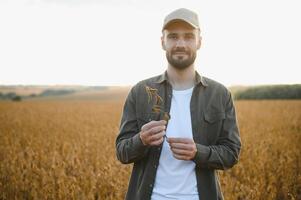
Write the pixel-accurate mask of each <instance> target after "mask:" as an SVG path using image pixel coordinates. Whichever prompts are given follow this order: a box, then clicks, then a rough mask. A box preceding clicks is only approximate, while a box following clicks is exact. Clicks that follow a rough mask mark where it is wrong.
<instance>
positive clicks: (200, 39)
mask: <svg viewBox="0 0 301 200" xmlns="http://www.w3.org/2000/svg"><path fill="white" fill-rule="evenodd" d="M201 46H202V37H201V36H199V40H198V44H197V49H200V48H201Z"/></svg>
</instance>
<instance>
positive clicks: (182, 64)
mask: <svg viewBox="0 0 301 200" xmlns="http://www.w3.org/2000/svg"><path fill="white" fill-rule="evenodd" d="M177 52H181V53H185V54H186V55H187V58H185V57H186V55H175V54H176V53H177ZM175 57H176V58H175ZM166 58H167V61H168V63H169V64H170V65H171V66H173V67H174V68H176V69H178V70H184V69H186V68H188V67H189V66H190V65H192V64H193V63H194V61H195V58H196V52H193V51H190V50H185V49H175V50H171V51H170V52H167V51H166Z"/></svg>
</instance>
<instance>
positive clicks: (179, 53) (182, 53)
mask: <svg viewBox="0 0 301 200" xmlns="http://www.w3.org/2000/svg"><path fill="white" fill-rule="evenodd" d="M173 55H178V56H185V55H188V53H186V52H174V53H173Z"/></svg>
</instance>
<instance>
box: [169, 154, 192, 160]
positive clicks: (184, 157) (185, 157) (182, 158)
mask: <svg viewBox="0 0 301 200" xmlns="http://www.w3.org/2000/svg"><path fill="white" fill-rule="evenodd" d="M172 155H173V157H175V158H176V159H178V160H190V159H189V158H188V157H187V156H181V155H177V154H172Z"/></svg>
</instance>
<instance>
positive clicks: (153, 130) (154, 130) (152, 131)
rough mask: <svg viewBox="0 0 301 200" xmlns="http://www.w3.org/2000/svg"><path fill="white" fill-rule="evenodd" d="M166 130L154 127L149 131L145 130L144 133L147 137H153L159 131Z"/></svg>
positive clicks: (162, 127) (163, 127) (161, 127)
mask: <svg viewBox="0 0 301 200" xmlns="http://www.w3.org/2000/svg"><path fill="white" fill-rule="evenodd" d="M165 129H166V127H165V126H156V127H153V128H151V129H149V130H147V131H146V132H148V134H149V135H155V134H157V133H159V132H161V131H164V130H165Z"/></svg>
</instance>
